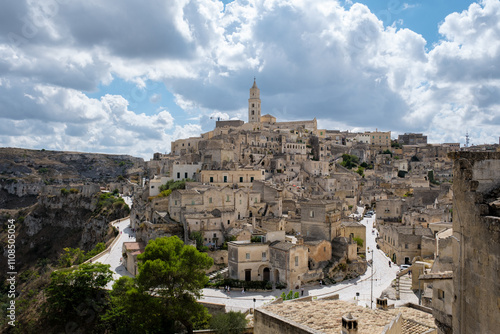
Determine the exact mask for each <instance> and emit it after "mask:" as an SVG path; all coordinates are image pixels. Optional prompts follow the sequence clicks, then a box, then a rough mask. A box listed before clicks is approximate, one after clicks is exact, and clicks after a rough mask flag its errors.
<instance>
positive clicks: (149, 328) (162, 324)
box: [101, 276, 175, 334]
mask: <svg viewBox="0 0 500 334" xmlns="http://www.w3.org/2000/svg"><path fill="white" fill-rule="evenodd" d="M108 305H109V307H108V309H107V311H106V313H104V314H103V315H102V316H101V321H102V323H103V327H104V329H105V330H106V331H108V332H111V333H120V334H136V333H137V334H139V333H164V332H167V331H168V330H169V329H172V328H174V326H175V321H173V320H172V319H167V318H166V317H163V316H162V303H161V300H160V298H155V297H153V296H151V295H150V294H146V293H144V292H143V291H141V289H140V287H139V286H138V285H137V281H136V280H135V278H131V277H126V276H124V277H121V278H120V279H119V280H118V281H116V282H115V284H113V290H112V291H111V292H110V294H109V300H108Z"/></svg>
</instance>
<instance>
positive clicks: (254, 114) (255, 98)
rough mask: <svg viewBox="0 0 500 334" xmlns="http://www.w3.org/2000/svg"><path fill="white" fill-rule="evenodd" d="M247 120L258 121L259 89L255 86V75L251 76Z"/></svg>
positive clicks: (250, 121)
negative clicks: (251, 82)
mask: <svg viewBox="0 0 500 334" xmlns="http://www.w3.org/2000/svg"><path fill="white" fill-rule="evenodd" d="M248 122H249V123H260V89H259V87H257V82H256V79H255V77H253V86H252V88H250V98H249V99H248Z"/></svg>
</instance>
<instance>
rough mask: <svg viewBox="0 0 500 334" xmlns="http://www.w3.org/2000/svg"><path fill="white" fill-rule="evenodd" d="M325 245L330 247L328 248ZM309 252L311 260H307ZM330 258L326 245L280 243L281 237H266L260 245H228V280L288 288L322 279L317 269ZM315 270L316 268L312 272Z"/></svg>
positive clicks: (236, 242)
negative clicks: (310, 251)
mask: <svg viewBox="0 0 500 334" xmlns="http://www.w3.org/2000/svg"><path fill="white" fill-rule="evenodd" d="M328 245H330V246H329V247H328ZM309 249H312V255H313V258H311V257H310V256H309V254H310V253H309ZM328 255H330V256H331V244H330V243H329V242H327V241H324V242H317V243H315V244H314V245H313V244H307V245H306V244H304V243H303V240H302V239H299V240H298V241H297V242H296V243H292V242H288V241H284V232H283V234H276V233H274V235H273V236H272V237H271V234H266V236H265V238H264V242H250V241H249V240H246V241H231V242H228V265H229V277H230V278H233V279H239V280H245V281H270V282H281V283H285V284H286V285H287V286H288V287H296V286H301V285H302V283H304V282H307V281H310V280H317V279H320V278H323V272H322V269H321V268H320V267H321V266H322V265H324V263H325V261H326V257H327V256H328ZM315 267H318V268H315Z"/></svg>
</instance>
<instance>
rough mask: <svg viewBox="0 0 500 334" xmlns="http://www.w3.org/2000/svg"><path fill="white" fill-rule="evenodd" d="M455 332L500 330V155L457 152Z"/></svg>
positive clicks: (455, 167)
mask: <svg viewBox="0 0 500 334" xmlns="http://www.w3.org/2000/svg"><path fill="white" fill-rule="evenodd" d="M449 156H450V157H451V158H452V159H453V160H454V164H453V175H454V177H453V194H454V203H453V233H454V238H456V239H458V240H459V241H456V242H454V244H453V253H454V260H453V272H454V278H453V285H454V286H453V288H454V293H455V302H454V303H453V307H452V310H453V332H454V333H496V332H498V329H499V328H500V317H499V316H498V315H499V314H500V280H499V279H498V278H499V277H500V219H499V217H498V215H496V216H490V214H491V213H490V211H491V210H492V205H491V204H492V202H494V201H495V200H497V199H498V197H500V152H495V153H493V152H488V153H487V152H481V153H472V152H453V153H450V155H449Z"/></svg>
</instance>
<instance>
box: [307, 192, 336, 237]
mask: <svg viewBox="0 0 500 334" xmlns="http://www.w3.org/2000/svg"><path fill="white" fill-rule="evenodd" d="M340 218H341V211H340V210H339V207H338V203H337V202H335V201H327V200H315V201H307V202H301V218H300V222H301V230H300V232H301V233H302V236H303V237H307V238H315V239H318V240H329V241H331V240H332V239H333V238H335V237H336V236H337V234H338V229H339V227H340V223H341V221H340Z"/></svg>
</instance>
